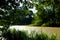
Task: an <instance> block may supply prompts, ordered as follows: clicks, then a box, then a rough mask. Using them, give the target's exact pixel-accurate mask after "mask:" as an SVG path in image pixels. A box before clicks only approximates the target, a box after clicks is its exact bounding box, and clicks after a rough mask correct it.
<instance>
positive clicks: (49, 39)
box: [3, 29, 57, 40]
mask: <svg viewBox="0 0 60 40" xmlns="http://www.w3.org/2000/svg"><path fill="white" fill-rule="evenodd" d="M3 37H4V38H6V40H56V37H57V36H56V35H55V34H52V35H51V36H50V35H47V34H46V33H45V32H40V33H37V32H35V31H33V32H31V33H29V34H28V32H27V31H19V30H15V29H13V30H8V31H7V32H5V33H4V34H3Z"/></svg>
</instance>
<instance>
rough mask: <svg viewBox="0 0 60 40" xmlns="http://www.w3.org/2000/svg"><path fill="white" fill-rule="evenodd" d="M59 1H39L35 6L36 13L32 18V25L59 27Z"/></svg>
mask: <svg viewBox="0 0 60 40" xmlns="http://www.w3.org/2000/svg"><path fill="white" fill-rule="evenodd" d="M59 2H60V1H59V0H58V1H57V0H39V1H38V4H35V7H36V10H38V11H37V13H36V14H35V17H34V20H35V21H34V22H33V24H34V25H36V26H50V27H59V26H60V21H59V20H60V11H59V10H60V7H59V6H60V3H59Z"/></svg>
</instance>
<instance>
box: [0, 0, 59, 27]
mask: <svg viewBox="0 0 60 40" xmlns="http://www.w3.org/2000/svg"><path fill="white" fill-rule="evenodd" d="M34 7H35V10H37V11H35V10H29V9H33V8H34ZM33 11H34V12H33ZM30 24H31V25H35V26H52V27H54V26H60V1H59V0H0V25H1V26H6V25H8V26H9V25H30Z"/></svg>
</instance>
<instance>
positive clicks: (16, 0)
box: [0, 0, 33, 32]
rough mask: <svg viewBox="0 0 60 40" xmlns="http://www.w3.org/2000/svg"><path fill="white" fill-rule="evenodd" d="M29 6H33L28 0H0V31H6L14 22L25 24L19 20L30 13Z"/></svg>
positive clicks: (23, 19) (22, 19)
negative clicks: (0, 27)
mask: <svg viewBox="0 0 60 40" xmlns="http://www.w3.org/2000/svg"><path fill="white" fill-rule="evenodd" d="M29 8H33V4H32V3H31V2H30V1H28V0H0V25H1V26H3V28H2V29H1V30H0V31H2V32H6V31H7V30H8V28H9V26H11V25H14V24H19V25H20V24H23V23H24V24H27V22H26V23H25V22H23V23H22V22H21V21H25V20H26V16H27V15H28V14H30V12H31V11H30V10H29ZM29 19H30V18H29ZM17 20H19V21H18V22H15V21H17Z"/></svg>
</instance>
